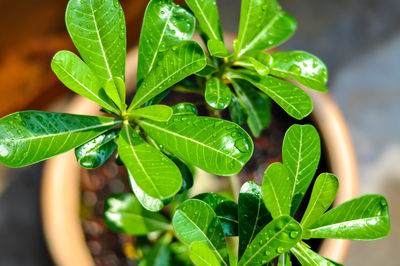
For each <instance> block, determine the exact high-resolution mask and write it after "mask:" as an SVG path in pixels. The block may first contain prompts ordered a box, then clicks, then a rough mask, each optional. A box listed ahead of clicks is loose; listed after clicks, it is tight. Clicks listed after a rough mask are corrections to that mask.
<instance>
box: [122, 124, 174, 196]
mask: <svg viewBox="0 0 400 266" xmlns="http://www.w3.org/2000/svg"><path fill="white" fill-rule="evenodd" d="M118 153H119V155H120V156H121V160H122V161H123V162H124V164H125V166H126V168H127V169H128V170H129V171H130V172H131V174H132V176H133V178H134V179H135V182H136V184H137V185H138V186H139V187H140V188H141V189H142V190H143V191H144V192H145V193H146V194H148V195H149V196H151V197H153V198H157V199H166V198H169V197H171V196H173V195H174V194H175V193H176V192H178V191H179V189H180V188H181V185H182V176H181V173H180V171H179V169H178V167H176V165H175V164H174V163H173V162H172V161H171V160H170V159H169V158H168V157H167V156H166V155H164V154H163V153H161V152H160V151H158V150H157V149H155V148H153V147H152V146H151V145H150V144H148V143H147V142H145V141H144V139H143V138H142V137H141V136H140V135H139V134H138V133H136V132H135V131H134V130H133V129H132V128H131V127H130V126H129V125H128V124H127V123H125V124H124V126H123V128H122V130H121V133H120V138H119V143H118Z"/></svg>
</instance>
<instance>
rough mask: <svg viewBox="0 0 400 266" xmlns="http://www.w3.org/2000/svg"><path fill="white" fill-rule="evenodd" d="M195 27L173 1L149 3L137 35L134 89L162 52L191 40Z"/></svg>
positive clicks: (183, 9) (189, 14)
mask: <svg viewBox="0 0 400 266" xmlns="http://www.w3.org/2000/svg"><path fill="white" fill-rule="evenodd" d="M195 25H196V20H195V18H194V16H193V15H192V14H191V13H190V12H188V11H187V10H186V9H185V8H183V7H181V6H179V5H176V4H174V3H173V2H172V1H170V0H152V1H150V3H149V4H148V5H147V9H146V13H145V15H144V19H143V25H142V30H141V33H140V41H139V58H138V71H137V77H136V79H137V87H140V84H141V83H142V81H143V79H144V78H145V77H146V75H147V74H148V73H149V72H150V71H151V70H152V69H153V67H154V66H155V65H156V63H157V61H159V60H160V58H161V57H162V52H163V51H166V50H168V49H169V48H171V47H173V46H175V45H177V44H179V43H180V42H181V41H182V40H190V39H191V38H192V36H193V33H194V30H195Z"/></svg>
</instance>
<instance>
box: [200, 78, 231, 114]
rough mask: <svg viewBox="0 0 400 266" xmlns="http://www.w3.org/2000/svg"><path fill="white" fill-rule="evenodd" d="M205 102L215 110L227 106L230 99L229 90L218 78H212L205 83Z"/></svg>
mask: <svg viewBox="0 0 400 266" xmlns="http://www.w3.org/2000/svg"><path fill="white" fill-rule="evenodd" d="M205 97H206V102H207V103H208V105H210V106H211V107H212V108H214V109H217V110H222V109H225V108H226V107H228V106H229V104H230V102H231V98H232V93H231V89H230V88H229V86H228V85H226V84H225V83H224V82H223V81H222V80H220V79H219V78H212V79H209V80H208V81H207V84H206V91H205Z"/></svg>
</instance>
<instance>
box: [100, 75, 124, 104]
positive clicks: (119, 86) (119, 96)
mask: <svg viewBox="0 0 400 266" xmlns="http://www.w3.org/2000/svg"><path fill="white" fill-rule="evenodd" d="M104 90H105V92H106V94H107V95H108V97H109V98H110V99H111V100H113V102H114V103H115V105H117V106H118V108H119V110H125V109H126V104H125V82H124V80H123V79H122V78H120V77H114V78H112V79H109V80H107V81H106V83H105V85H104Z"/></svg>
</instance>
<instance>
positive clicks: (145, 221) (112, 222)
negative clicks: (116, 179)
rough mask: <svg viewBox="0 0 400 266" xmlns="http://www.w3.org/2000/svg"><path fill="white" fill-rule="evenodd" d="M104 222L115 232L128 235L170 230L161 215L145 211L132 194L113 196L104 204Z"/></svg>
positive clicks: (166, 221)
mask: <svg viewBox="0 0 400 266" xmlns="http://www.w3.org/2000/svg"><path fill="white" fill-rule="evenodd" d="M104 206H105V207H104V221H105V222H106V224H107V226H108V227H109V228H110V229H112V230H114V231H117V232H120V233H125V234H129V235H147V234H148V233H150V232H156V231H166V230H169V229H170V224H169V223H168V220H167V219H165V218H164V217H163V216H162V215H161V214H159V213H154V212H150V211H147V210H145V209H144V208H143V207H142V205H140V203H139V201H138V200H137V199H136V197H135V196H134V195H133V194H126V193H124V194H122V193H121V194H114V195H111V196H109V197H108V198H107V199H106V201H105V204H104Z"/></svg>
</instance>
